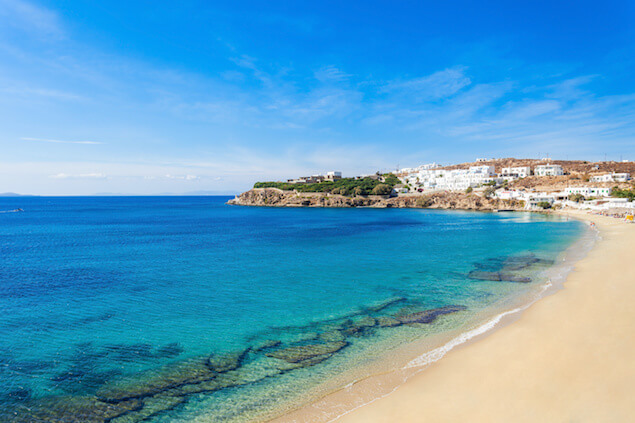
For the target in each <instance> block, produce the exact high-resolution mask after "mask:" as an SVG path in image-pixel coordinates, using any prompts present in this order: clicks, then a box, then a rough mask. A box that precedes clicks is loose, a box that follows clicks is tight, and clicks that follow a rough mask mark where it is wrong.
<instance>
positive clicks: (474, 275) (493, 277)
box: [468, 270, 531, 283]
mask: <svg viewBox="0 0 635 423" xmlns="http://www.w3.org/2000/svg"><path fill="white" fill-rule="evenodd" d="M468 277H469V278H470V279H476V280H479V281H492V282H518V283H528V282H531V278H529V277H526V276H518V275H514V274H512V273H505V272H484V271H480V270H472V271H471V272H470V273H468Z"/></svg>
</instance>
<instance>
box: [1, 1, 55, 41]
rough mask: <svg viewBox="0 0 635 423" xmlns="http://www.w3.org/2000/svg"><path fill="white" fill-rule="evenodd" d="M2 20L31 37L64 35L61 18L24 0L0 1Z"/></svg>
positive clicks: (4, 23)
mask: <svg viewBox="0 0 635 423" xmlns="http://www.w3.org/2000/svg"><path fill="white" fill-rule="evenodd" d="M0 19H1V20H2V22H3V25H10V26H12V27H14V28H17V29H19V30H21V31H23V32H24V33H27V34H29V35H31V36H33V35H36V36H39V37H40V38H44V37H55V38H60V37H62V36H63V35H64V31H63V30H62V25H61V23H60V20H59V17H58V16H57V14H56V13H54V12H53V11H51V10H49V9H46V8H44V7H40V6H37V5H35V4H33V3H30V2H27V1H23V0H0Z"/></svg>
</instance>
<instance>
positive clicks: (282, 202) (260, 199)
mask: <svg viewBox="0 0 635 423" xmlns="http://www.w3.org/2000/svg"><path fill="white" fill-rule="evenodd" d="M228 204H234V205H239V206H266V207H377V208H390V207H395V208H430V209H458V210H484V211H486V210H498V209H506V210H523V208H524V204H523V203H522V202H519V201H513V200H509V201H507V200H500V199H493V198H486V197H482V196H480V195H477V194H474V193H470V194H465V193H460V192H435V193H430V194H421V195H409V196H400V197H392V198H389V197H387V196H380V195H368V196H356V197H346V196H343V195H337V194H330V193H313V192H296V191H282V190H280V189H277V188H254V189H251V190H249V191H246V192H243V193H242V194H240V195H239V196H237V197H236V198H234V199H232V200H229V201H228Z"/></svg>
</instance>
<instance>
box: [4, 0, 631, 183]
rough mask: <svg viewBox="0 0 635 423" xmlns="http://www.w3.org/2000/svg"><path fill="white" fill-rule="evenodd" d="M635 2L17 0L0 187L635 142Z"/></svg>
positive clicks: (184, 177) (253, 177) (566, 155)
mask: <svg viewBox="0 0 635 423" xmlns="http://www.w3.org/2000/svg"><path fill="white" fill-rule="evenodd" d="M633 75H635V2H632V1H627V0H625V1H611V0H606V1H602V2H597V1H584V0H578V1H557V0H551V1H542V0H515V1H481V2H474V1H472V0H469V1H468V0H464V1H453V0H448V1H438V0H437V1H434V2H429V1H397V2H395V1H373V0H364V1H346V2H343V1H341V0H340V1H315V2H300V1H266V2H265V1H259V2H256V1H240V0H234V1H212V0H208V1H190V0H181V1H179V2H174V1H169V2H168V1H160V0H154V1H132V0H128V1H117V0H110V1H108V2H95V1H92V0H85V1H82V0H58V1H48V0H37V1H35V0H34V1H31V0H0V192H5V191H11V192H19V193H23V194H38V195H91V194H100V193H123V194H159V193H177V194H178V193H196V192H210V193H211V192H213V193H237V192H240V191H243V190H246V189H248V188H250V187H251V186H252V185H253V183H254V182H256V181H266V180H286V179H287V178H291V177H297V176H301V175H306V174H317V173H325V172H327V171H330V170H339V171H342V172H343V173H344V175H345V176H351V175H357V174H367V173H373V172H375V171H377V170H382V171H389V170H394V169H395V168H397V167H398V166H400V167H408V166H417V165H419V164H423V163H429V162H437V163H442V164H449V163H457V162H465V161H473V160H474V159H475V158H477V157H486V158H489V157H519V158H542V157H552V158H557V159H582V160H604V159H605V158H606V159H608V160H620V159H628V160H635V78H633Z"/></svg>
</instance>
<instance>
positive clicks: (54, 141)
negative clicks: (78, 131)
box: [20, 137, 103, 144]
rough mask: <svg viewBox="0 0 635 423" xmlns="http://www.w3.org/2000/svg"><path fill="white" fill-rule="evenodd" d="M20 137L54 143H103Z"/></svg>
mask: <svg viewBox="0 0 635 423" xmlns="http://www.w3.org/2000/svg"><path fill="white" fill-rule="evenodd" d="M20 139H21V140H23V141H38V142H49V143H54V144H103V142H99V141H63V140H51V139H46V138H30V137H22V138H20Z"/></svg>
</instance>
